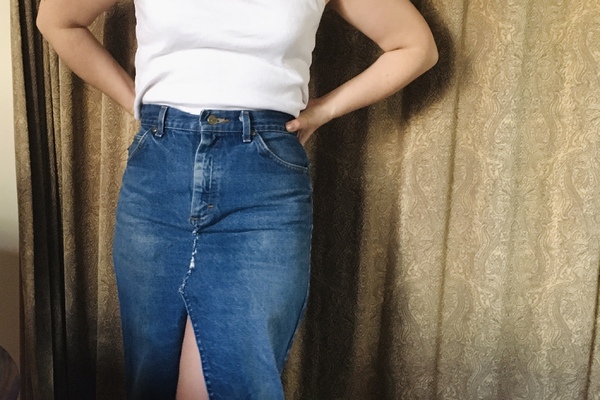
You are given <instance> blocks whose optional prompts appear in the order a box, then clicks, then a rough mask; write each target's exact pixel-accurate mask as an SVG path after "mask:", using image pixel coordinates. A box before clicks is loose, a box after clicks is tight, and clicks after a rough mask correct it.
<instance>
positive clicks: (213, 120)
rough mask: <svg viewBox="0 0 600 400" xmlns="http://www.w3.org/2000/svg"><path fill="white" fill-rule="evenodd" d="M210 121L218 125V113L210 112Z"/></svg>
mask: <svg viewBox="0 0 600 400" xmlns="http://www.w3.org/2000/svg"><path fill="white" fill-rule="evenodd" d="M207 121H208V123H209V124H211V125H216V124H218V123H219V118H217V116H216V115H214V114H210V115H209V116H208V119H207Z"/></svg>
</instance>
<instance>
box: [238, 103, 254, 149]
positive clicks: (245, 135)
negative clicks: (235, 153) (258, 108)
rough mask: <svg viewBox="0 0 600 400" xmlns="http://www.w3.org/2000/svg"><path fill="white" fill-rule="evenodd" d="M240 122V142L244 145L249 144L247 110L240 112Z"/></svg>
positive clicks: (250, 139) (248, 117) (248, 116)
mask: <svg viewBox="0 0 600 400" xmlns="http://www.w3.org/2000/svg"><path fill="white" fill-rule="evenodd" d="M240 121H242V128H243V133H242V141H243V142H244V143H248V142H251V141H252V138H251V136H250V114H249V113H248V111H247V110H243V111H242V114H241V115H240Z"/></svg>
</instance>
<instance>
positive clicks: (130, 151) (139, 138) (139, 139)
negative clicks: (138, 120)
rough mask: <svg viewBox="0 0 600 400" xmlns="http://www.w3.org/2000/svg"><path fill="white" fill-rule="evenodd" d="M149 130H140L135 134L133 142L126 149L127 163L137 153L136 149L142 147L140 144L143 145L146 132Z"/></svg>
mask: <svg viewBox="0 0 600 400" xmlns="http://www.w3.org/2000/svg"><path fill="white" fill-rule="evenodd" d="M151 129H152V128H148V129H146V128H140V130H139V131H138V133H136V134H135V136H134V137H133V141H132V142H131V144H130V145H129V147H128V148H127V161H129V160H131V157H133V155H134V154H135V153H137V151H138V149H140V148H141V147H142V144H143V143H144V140H145V139H146V136H148V132H150V130H151Z"/></svg>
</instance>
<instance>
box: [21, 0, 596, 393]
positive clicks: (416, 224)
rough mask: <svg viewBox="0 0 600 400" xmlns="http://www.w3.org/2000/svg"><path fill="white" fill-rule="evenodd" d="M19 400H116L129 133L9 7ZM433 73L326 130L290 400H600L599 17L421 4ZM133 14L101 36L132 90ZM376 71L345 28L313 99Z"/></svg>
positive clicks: (318, 58) (372, 53) (539, 6)
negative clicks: (115, 233)
mask: <svg viewBox="0 0 600 400" xmlns="http://www.w3.org/2000/svg"><path fill="white" fill-rule="evenodd" d="M11 1H12V17H13V28H12V29H13V37H14V40H13V43H14V59H13V65H14V76H15V114H16V121H15V124H16V134H17V138H16V142H17V157H18V186H19V196H20V200H19V201H20V220H21V251H22V254H21V272H22V293H23V347H24V348H23V351H22V357H23V359H22V369H23V379H24V389H23V390H24V393H23V396H22V398H23V399H25V400H29V399H36V400H37V399H60V400H63V399H98V400H103V399H106V400H109V399H110V400H114V399H122V398H124V395H123V392H124V390H123V372H122V371H123V368H122V360H121V357H122V355H121V340H120V327H119V326H120V325H119V324H120V322H119V312H118V302H117V299H116V288H115V282H114V275H113V270H112V265H111V240H112V229H113V219H114V209H115V205H116V199H117V194H118V188H119V184H120V176H121V174H122V171H123V168H124V160H125V156H126V154H125V152H126V147H127V145H128V144H129V142H130V140H131V137H132V135H133V134H134V132H135V129H136V122H135V121H134V120H133V119H132V118H131V117H129V116H127V115H126V114H124V113H123V112H121V110H119V109H118V107H117V106H116V105H115V104H113V103H112V102H111V101H110V100H108V99H106V98H105V97H104V96H102V95H101V94H100V93H98V92H97V91H95V90H93V89H91V88H89V87H88V86H86V85H84V84H82V83H81V81H80V80H79V79H77V78H75V77H74V76H73V75H72V74H71V73H70V72H69V71H68V70H67V69H66V68H65V67H64V66H63V65H62V64H61V63H60V62H59V60H58V59H57V58H56V56H55V55H54V53H53V52H52V51H51V50H50V49H48V47H47V45H46V44H44V43H43V42H42V41H41V38H40V36H39V34H38V33H37V31H36V29H35V25H34V19H35V14H36V10H37V0H11ZM415 4H416V5H417V6H418V7H419V9H420V10H421V11H422V13H423V14H424V15H425V17H426V19H427V20H428V22H429V23H430V25H431V27H432V30H433V31H434V34H435V37H436V41H437V43H438V47H439V50H440V55H441V59H440V62H439V63H438V65H437V66H436V67H435V68H434V69H433V70H431V71H430V72H428V73H427V74H426V75H424V76H423V77H421V78H419V79H418V80H417V81H416V82H414V83H413V84H411V85H410V86H409V87H408V88H406V89H405V90H404V91H402V92H401V93H399V94H397V95H395V96H392V97H391V98H389V99H388V100H386V101H383V102H381V103H379V104H376V105H374V106H372V107H369V108H366V109H362V110H359V111H356V112H354V113H352V114H350V115H347V116H345V117H342V118H339V119H337V120H335V121H332V122H331V123H329V124H327V125H326V126H324V127H322V128H321V129H320V130H319V132H318V133H317V135H316V136H315V138H314V139H312V140H311V142H310V143H309V144H308V146H307V147H308V150H309V154H310V156H311V159H312V165H313V171H312V173H313V183H314V189H315V229H314V240H313V262H312V278H311V297H310V300H309V305H308V311H307V315H306V318H305V320H304V323H303V325H302V327H301V331H300V333H299V335H298V336H297V340H296V342H295V345H294V347H293V350H292V354H291V357H290V360H289V362H288V364H287V366H286V371H285V374H284V382H285V387H286V392H287V395H288V397H289V398H290V399H297V400H304V399H319V400H321V399H323V400H325V399H327V400H329V399H344V400H345V399H349V400H354V399H356V400H358V399H361V400H364V399H373V400H380V399H461V400H462V399H582V400H583V399H600V338H599V337H598V335H599V332H598V329H599V327H600V316H599V307H598V304H599V301H600V297H599V295H600V290H599V275H600V240H599V239H600V23H599V21H600V3H598V1H597V0H580V1H571V2H566V1H559V0H514V1H510V2H508V1H500V2H494V1H488V0H462V1H454V2H448V1H442V0H419V1H415ZM134 24H135V21H134V14H133V6H132V4H131V2H129V1H125V2H123V3H119V4H118V5H117V7H115V8H114V9H113V10H111V11H110V12H109V13H107V14H106V15H104V16H103V17H102V18H100V19H98V20H97V21H96V22H95V23H94V25H93V26H92V31H93V32H94V33H95V34H96V35H97V37H98V38H99V39H100V40H101V41H103V43H104V44H105V45H106V46H107V47H108V48H109V50H110V51H111V52H112V53H113V54H114V55H115V57H116V58H117V59H118V60H119V61H120V62H121V63H122V65H124V66H125V67H126V69H127V70H128V71H130V72H131V73H132V74H133V54H134V51H135V38H134V31H133V27H134ZM378 55H379V51H378V49H377V47H376V46H375V45H374V44H373V43H371V42H370V41H369V40H368V39H367V38H365V37H364V36H363V35H361V34H360V33H358V32H356V31H355V30H354V29H352V28H351V27H349V26H348V25H347V24H346V23H345V22H344V21H342V20H341V19H340V18H339V17H337V16H336V15H334V14H333V13H330V12H326V14H325V15H324V18H323V22H322V25H321V28H320V30H319V32H318V46H317V49H316V50H315V55H314V63H313V71H312V72H313V79H312V81H311V86H312V90H313V94H315V95H320V94H323V93H325V92H327V91H328V90H330V89H332V88H333V87H335V86H336V85H339V84H340V83H341V82H343V81H345V80H347V79H349V78H350V77H352V76H353V75H355V74H357V73H358V72H359V71H361V70H362V69H364V68H365V67H366V66H367V65H369V64H370V63H371V62H372V61H373V60H374V59H375V58H376V57H377V56H378Z"/></svg>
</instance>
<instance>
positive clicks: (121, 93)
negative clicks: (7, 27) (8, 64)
mask: <svg viewBox="0 0 600 400" xmlns="http://www.w3.org/2000/svg"><path fill="white" fill-rule="evenodd" d="M116 1H117V0H42V1H41V3H40V8H39V11H38V16H37V21H36V23H37V26H38V29H39V30H40V32H41V33H42V35H44V38H45V39H46V40H47V41H48V43H50V45H51V46H52V47H53V48H54V50H55V51H56V53H57V54H58V56H59V57H60V58H61V59H62V60H63V61H64V62H65V63H66V64H67V66H68V67H69V68H71V70H72V71H73V72H74V73H75V74H77V75H78V76H79V77H80V78H81V79H83V80H84V81H86V82H88V83H89V84H91V85H92V86H94V87H96V88H97V89H99V90H100V91H102V92H103V93H105V94H106V95H108V96H109V97H111V98H112V99H114V100H115V101H116V102H117V103H119V104H120V105H121V106H122V107H123V108H125V109H126V110H127V111H128V112H130V113H133V103H134V99H135V90H134V82H133V79H132V78H131V77H130V76H129V75H128V74H127V72H125V70H124V69H123V68H122V67H121V66H120V65H119V64H118V63H117V62H116V61H115V59H114V58H113V57H112V55H111V54H110V53H109V52H108V51H107V50H106V49H105V48H104V47H103V46H102V45H101V44H100V43H99V42H98V40H96V38H95V37H94V36H93V35H92V34H91V32H90V31H89V29H88V28H87V27H88V26H89V25H90V24H91V23H92V22H93V21H94V20H95V19H96V17H98V15H100V14H101V13H102V12H104V11H106V10H107V9H109V8H110V7H111V6H112V5H113V4H115V3H116Z"/></svg>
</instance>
